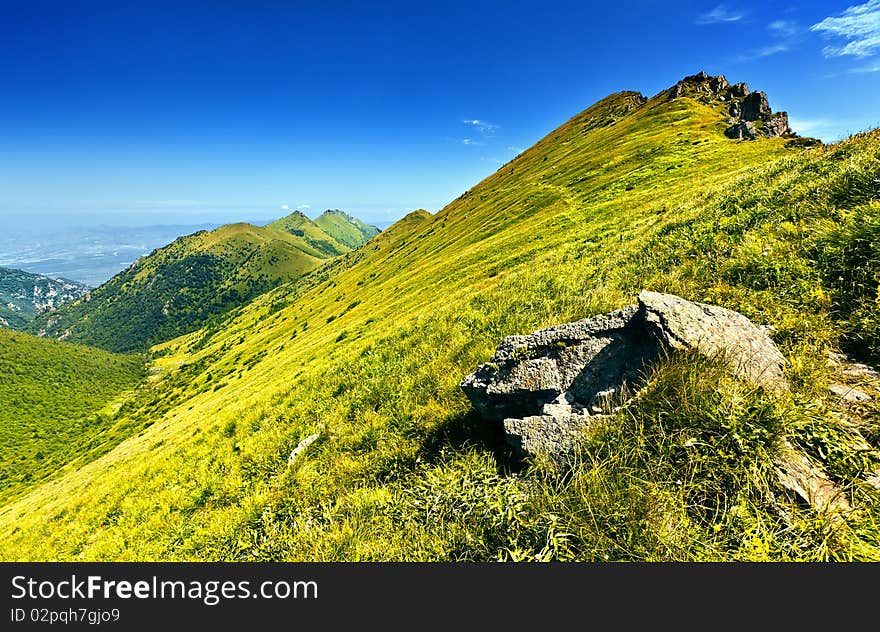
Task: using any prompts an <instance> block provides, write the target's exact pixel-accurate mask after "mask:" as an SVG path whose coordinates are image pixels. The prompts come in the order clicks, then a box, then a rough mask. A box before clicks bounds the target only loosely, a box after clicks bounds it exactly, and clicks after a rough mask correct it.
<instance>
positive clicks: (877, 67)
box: [849, 64, 880, 75]
mask: <svg viewBox="0 0 880 632" xmlns="http://www.w3.org/2000/svg"><path fill="white" fill-rule="evenodd" d="M849 72H850V73H851V74H854V75H864V74H868V73H871V72H880V64H874V65H873V66H860V67H858V68H850V70H849Z"/></svg>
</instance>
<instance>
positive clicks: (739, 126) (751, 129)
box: [724, 121, 758, 140]
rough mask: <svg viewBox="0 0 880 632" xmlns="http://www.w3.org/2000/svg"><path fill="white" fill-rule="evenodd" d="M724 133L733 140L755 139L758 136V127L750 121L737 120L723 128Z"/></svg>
mask: <svg viewBox="0 0 880 632" xmlns="http://www.w3.org/2000/svg"><path fill="white" fill-rule="evenodd" d="M724 135H725V136H727V137H728V138H732V139H734V140H743V139H745V140H755V139H757V138H758V128H756V127H755V124H754V123H752V122H751V121H739V122H738V123H734V124H733V125H731V126H730V127H728V128H727V129H726V130H724Z"/></svg>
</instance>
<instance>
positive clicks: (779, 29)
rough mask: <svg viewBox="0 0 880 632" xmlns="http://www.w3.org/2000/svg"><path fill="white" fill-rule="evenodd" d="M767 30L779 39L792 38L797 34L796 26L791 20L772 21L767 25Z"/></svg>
mask: <svg viewBox="0 0 880 632" xmlns="http://www.w3.org/2000/svg"><path fill="white" fill-rule="evenodd" d="M767 29H768V30H769V31H770V32H771V33H773V34H774V35H779V36H780V37H793V36H795V35H797V32H798V28H797V24H795V23H794V22H792V21H791V20H774V21H773V22H771V23H770V24H768V25H767Z"/></svg>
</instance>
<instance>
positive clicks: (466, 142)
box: [461, 138, 486, 145]
mask: <svg viewBox="0 0 880 632" xmlns="http://www.w3.org/2000/svg"><path fill="white" fill-rule="evenodd" d="M461 144H462V145H485V144H486V143H484V142H483V141H480V140H474V139H473V138H462V139H461Z"/></svg>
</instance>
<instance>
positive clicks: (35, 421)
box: [0, 330, 143, 500]
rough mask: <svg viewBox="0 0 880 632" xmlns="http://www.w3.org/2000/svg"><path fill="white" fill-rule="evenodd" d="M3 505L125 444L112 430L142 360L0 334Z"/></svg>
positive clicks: (124, 434) (0, 494) (124, 431)
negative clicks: (91, 457)
mask: <svg viewBox="0 0 880 632" xmlns="http://www.w3.org/2000/svg"><path fill="white" fill-rule="evenodd" d="M0 376H2V377H0V500H8V498H9V497H10V496H13V495H16V494H20V493H21V492H22V491H23V490H24V489H26V488H27V487H29V486H32V485H34V484H36V482H38V481H41V480H44V479H46V478H48V477H51V476H52V475H53V474H55V473H56V471H57V470H58V469H59V468H61V467H63V466H64V465H66V464H68V463H69V462H71V461H74V462H79V463H83V462H86V461H87V460H88V458H89V455H90V454H91V455H94V454H95V453H96V452H97V453H103V452H106V451H107V450H109V449H110V448H111V447H113V446H115V445H116V444H117V443H119V442H120V441H121V440H122V439H124V438H127V437H128V436H129V434H131V432H130V431H129V430H130V429H125V428H121V427H115V426H114V423H113V418H114V415H115V414H116V412H117V408H118V404H119V403H120V402H121V397H122V394H123V393H125V392H127V391H130V390H131V389H133V388H134V387H135V386H136V385H137V384H138V382H140V380H141V378H142V377H143V358H140V357H136V356H122V355H117V354H113V353H108V352H106V351H101V350H99V349H93V348H90V347H81V346H77V345H72V344H68V343H64V342H57V341H54V340H45V339H43V338H36V337H34V336H29V335H27V334H23V333H17V332H11V331H5V330H0Z"/></svg>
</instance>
